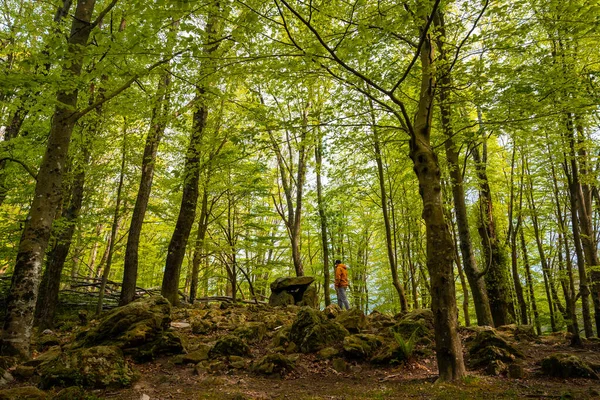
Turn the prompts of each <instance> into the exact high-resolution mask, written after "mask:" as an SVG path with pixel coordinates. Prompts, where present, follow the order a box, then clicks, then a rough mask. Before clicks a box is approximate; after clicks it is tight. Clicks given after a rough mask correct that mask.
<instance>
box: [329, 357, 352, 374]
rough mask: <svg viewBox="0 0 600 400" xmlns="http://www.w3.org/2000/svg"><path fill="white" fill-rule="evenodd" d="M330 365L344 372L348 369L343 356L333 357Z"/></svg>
mask: <svg viewBox="0 0 600 400" xmlns="http://www.w3.org/2000/svg"><path fill="white" fill-rule="evenodd" d="M331 366H332V367H333V369H335V370H336V371H337V372H346V371H348V363H347V362H346V361H345V360H344V359H343V358H334V359H333V360H332V361H331Z"/></svg>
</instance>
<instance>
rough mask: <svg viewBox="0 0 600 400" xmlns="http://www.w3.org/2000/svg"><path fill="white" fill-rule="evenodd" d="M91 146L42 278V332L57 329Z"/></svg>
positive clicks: (38, 306)
mask: <svg viewBox="0 0 600 400" xmlns="http://www.w3.org/2000/svg"><path fill="white" fill-rule="evenodd" d="M87 146H89V144H88V143H84V144H83V149H82V153H83V159H82V160H81V164H80V165H79V166H78V167H77V172H76V174H75V177H74V179H73V184H72V188H71V196H70V197H71V200H70V203H69V206H68V207H67V208H65V209H64V210H63V213H62V218H61V220H62V224H64V225H65V227H63V229H62V230H61V231H60V233H59V235H58V238H57V244H56V246H55V247H54V248H53V249H52V250H51V251H50V253H49V254H48V257H47V262H46V270H45V271H44V275H43V277H42V283H41V285H40V291H39V296H38V299H37V303H36V308H35V320H36V321H35V325H37V326H38V327H39V329H40V331H43V330H44V329H49V328H53V327H54V317H55V314H56V307H57V305H58V291H59V289H60V279H61V275H62V271H63V268H64V265H65V261H66V259H67V255H68V254H69V250H70V248H71V243H72V240H73V233H74V232H75V227H76V224H77V220H78V218H79V213H80V211H81V206H82V203H83V193H84V185H85V169H86V168H87V166H88V164H89V161H90V152H89V149H88V148H87Z"/></svg>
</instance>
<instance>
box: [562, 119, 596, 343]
mask: <svg viewBox="0 0 600 400" xmlns="http://www.w3.org/2000/svg"><path fill="white" fill-rule="evenodd" d="M566 128H567V129H566V131H567V134H566V135H567V138H566V140H567V141H568V143H569V148H570V157H568V156H567V154H564V164H563V169H564V172H565V176H566V177H567V182H568V185H569V203H570V208H571V229H572V231H573V244H574V246H575V254H576V256H577V269H578V271H579V293H580V294H581V314H582V317H583V329H584V332H585V337H586V338H590V337H593V336H594V330H593V328H592V318H591V312H590V303H589V298H590V289H589V286H588V277H587V271H586V268H585V263H586V260H585V256H584V251H583V246H582V237H581V236H582V235H581V233H582V232H583V231H582V230H580V229H581V227H580V223H579V220H578V218H577V213H578V211H577V210H578V201H579V192H580V191H581V184H580V182H579V171H578V167H577V160H576V159H575V143H574V140H575V139H574V136H573V121H572V116H571V114H567V123H566ZM569 159H570V161H568V160H569ZM569 166H570V169H569Z"/></svg>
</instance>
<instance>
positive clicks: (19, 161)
mask: <svg viewBox="0 0 600 400" xmlns="http://www.w3.org/2000/svg"><path fill="white" fill-rule="evenodd" d="M3 161H12V162H14V163H17V164H19V165H20V166H21V167H23V169H25V171H27V173H28V174H29V175H31V177H32V178H33V179H35V180H36V181H37V173H36V172H35V171H34V170H33V169H32V168H31V167H29V166H28V165H27V164H25V163H24V162H23V161H21V160H17V159H16V158H12V157H2V158H0V163H1V162H3Z"/></svg>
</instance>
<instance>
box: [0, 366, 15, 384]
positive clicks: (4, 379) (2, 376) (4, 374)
mask: <svg viewBox="0 0 600 400" xmlns="http://www.w3.org/2000/svg"><path fill="white" fill-rule="evenodd" d="M14 380H15V378H14V377H13V376H12V374H11V373H10V372H9V371H8V370H7V369H4V368H0V386H4V385H6V384H7V383H9V382H12V381H14Z"/></svg>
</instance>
